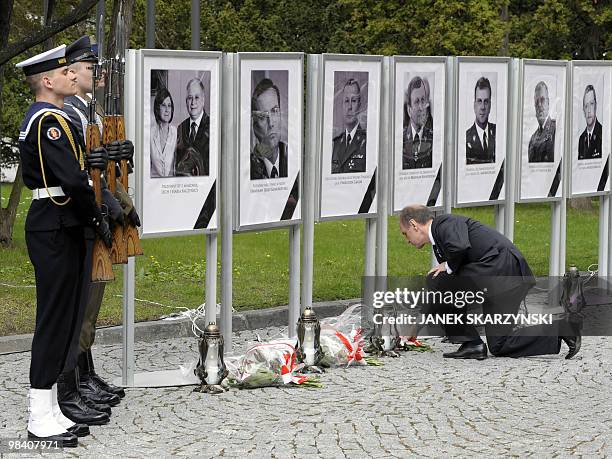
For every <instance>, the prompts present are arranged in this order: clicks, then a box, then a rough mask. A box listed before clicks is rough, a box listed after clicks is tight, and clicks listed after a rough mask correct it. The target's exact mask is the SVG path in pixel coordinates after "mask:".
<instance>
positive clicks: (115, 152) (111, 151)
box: [106, 140, 122, 162]
mask: <svg viewBox="0 0 612 459" xmlns="http://www.w3.org/2000/svg"><path fill="white" fill-rule="evenodd" d="M106 151H108V159H109V161H115V162H119V161H121V153H122V152H121V142H119V141H117V140H115V141H114V142H111V143H109V144H108V145H106Z"/></svg>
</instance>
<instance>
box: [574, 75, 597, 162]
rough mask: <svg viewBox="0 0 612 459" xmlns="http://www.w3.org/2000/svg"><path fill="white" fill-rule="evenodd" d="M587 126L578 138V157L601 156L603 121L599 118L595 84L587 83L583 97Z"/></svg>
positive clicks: (583, 109)
mask: <svg viewBox="0 0 612 459" xmlns="http://www.w3.org/2000/svg"><path fill="white" fill-rule="evenodd" d="M582 111H583V112H584V119H585V121H586V127H585V128H584V131H582V134H580V139H579V140H578V159H579V160H581V159H595V158H601V131H602V129H601V123H600V122H599V121H598V120H597V95H596V94H595V88H594V87H593V85H587V87H586V88H585V89H584V97H583V98H582Z"/></svg>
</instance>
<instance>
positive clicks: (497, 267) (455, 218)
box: [431, 215, 535, 291]
mask: <svg viewBox="0 0 612 459" xmlns="http://www.w3.org/2000/svg"><path fill="white" fill-rule="evenodd" d="M431 234H432V236H433V239H434V241H435V246H434V254H435V255H436V258H437V259H438V262H440V263H442V262H446V263H447V265H448V266H449V267H450V268H451V270H452V271H453V274H455V275H457V276H462V277H464V276H465V277H470V278H472V280H474V281H475V282H476V283H478V282H477V281H478V279H479V278H481V277H483V276H484V277H485V278H486V279H484V281H485V282H486V283H487V286H488V287H489V285H488V284H490V283H491V282H492V280H493V279H492V278H493V277H496V278H497V277H498V276H500V277H505V276H513V279H500V280H499V282H497V280H495V284H496V285H491V286H490V287H492V288H494V289H496V290H498V291H506V290H508V289H511V288H514V287H516V286H517V285H525V284H529V285H530V286H531V285H533V284H535V279H534V277H533V273H532V272H531V269H530V268H529V265H528V264H527V260H525V258H524V257H523V254H522V253H521V252H520V251H519V249H518V248H517V247H516V246H515V245H514V244H513V243H512V242H510V240H509V239H507V238H506V237H505V236H504V235H502V234H500V233H499V232H497V231H496V230H494V229H492V228H489V227H488V226H486V225H483V224H482V223H480V222H479V221H476V220H472V219H471V218H468V217H463V216H460V215H440V216H438V217H435V218H434V219H433V222H432V224H431Z"/></svg>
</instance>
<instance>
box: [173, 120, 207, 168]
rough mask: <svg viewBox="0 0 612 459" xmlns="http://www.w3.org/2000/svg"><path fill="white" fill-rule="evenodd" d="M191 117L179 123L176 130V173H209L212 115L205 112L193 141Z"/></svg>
mask: <svg viewBox="0 0 612 459" xmlns="http://www.w3.org/2000/svg"><path fill="white" fill-rule="evenodd" d="M190 133H191V118H187V119H186V120H184V121H183V122H182V123H181V124H179V126H178V129H177V132H176V154H175V155H174V171H175V175H208V174H209V148H210V117H209V116H208V114H207V113H206V112H203V115H202V119H201V120H200V125H199V126H198V131H197V132H196V136H195V140H194V141H193V142H191V141H190V139H189V134H190Z"/></svg>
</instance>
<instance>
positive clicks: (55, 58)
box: [17, 45, 68, 76]
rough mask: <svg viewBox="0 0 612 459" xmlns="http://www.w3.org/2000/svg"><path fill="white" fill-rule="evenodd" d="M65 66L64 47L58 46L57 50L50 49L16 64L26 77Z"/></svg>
mask: <svg viewBox="0 0 612 459" xmlns="http://www.w3.org/2000/svg"><path fill="white" fill-rule="evenodd" d="M67 65H68V62H67V61H66V45H60V46H58V47H57V48H53V49H50V50H48V51H45V52H44V53H40V54H37V55H36V56H32V57H31V58H29V59H26V60H25V61H22V62H20V63H19V64H17V68H20V69H23V73H25V75H26V76H31V75H36V74H37V73H43V72H48V71H50V70H54V69H59V68H60V67H65V66H67Z"/></svg>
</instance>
